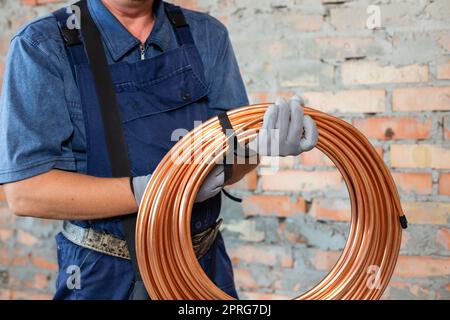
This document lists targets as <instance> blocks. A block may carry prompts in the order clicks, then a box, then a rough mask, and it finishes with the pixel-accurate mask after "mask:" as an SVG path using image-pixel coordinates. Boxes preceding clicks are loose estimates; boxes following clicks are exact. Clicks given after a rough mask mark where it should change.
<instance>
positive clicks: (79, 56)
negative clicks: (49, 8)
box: [53, 2, 88, 75]
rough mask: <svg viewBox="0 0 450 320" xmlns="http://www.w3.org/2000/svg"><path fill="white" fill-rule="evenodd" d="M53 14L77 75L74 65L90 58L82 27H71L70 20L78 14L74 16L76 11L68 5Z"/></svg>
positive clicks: (85, 61)
mask: <svg viewBox="0 0 450 320" xmlns="http://www.w3.org/2000/svg"><path fill="white" fill-rule="evenodd" d="M78 5H79V3H78V2H77V3H75V4H74V6H78ZM53 15H54V16H55V18H56V21H57V22H58V28H59V32H60V33H61V37H62V39H63V40H64V44H65V48H66V52H67V57H68V59H69V62H70V65H71V67H72V71H73V73H74V75H75V72H74V66H75V65H78V64H83V63H87V60H88V59H87V56H86V52H85V50H84V45H83V41H82V36H81V33H80V29H79V28H78V29H77V28H75V27H74V26H73V27H72V28H69V20H71V19H74V18H75V19H76V16H74V15H75V12H74V11H73V10H72V7H71V6H68V7H64V8H61V9H59V10H57V11H55V12H53Z"/></svg>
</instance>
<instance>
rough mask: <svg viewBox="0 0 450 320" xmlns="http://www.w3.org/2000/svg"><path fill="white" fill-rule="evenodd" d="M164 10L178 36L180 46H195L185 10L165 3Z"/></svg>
mask: <svg viewBox="0 0 450 320" xmlns="http://www.w3.org/2000/svg"><path fill="white" fill-rule="evenodd" d="M164 9H165V11H166V15H167V17H168V18H169V20H170V22H171V23H172V26H173V28H174V30H175V34H176V36H177V40H178V44H179V45H180V46H181V45H183V44H195V43H194V38H193V37H192V33H191V28H190V27H189V24H188V23H187V21H186V18H185V16H184V13H183V10H182V9H181V8H180V7H179V6H176V5H173V4H171V3H167V2H164Z"/></svg>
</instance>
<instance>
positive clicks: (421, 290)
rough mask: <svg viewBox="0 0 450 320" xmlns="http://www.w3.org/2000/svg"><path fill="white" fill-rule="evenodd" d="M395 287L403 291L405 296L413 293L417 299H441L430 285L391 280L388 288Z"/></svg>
mask: <svg viewBox="0 0 450 320" xmlns="http://www.w3.org/2000/svg"><path fill="white" fill-rule="evenodd" d="M390 288H395V289H397V290H401V291H402V295H403V296H409V295H412V296H414V297H417V299H425V300H439V299H440V297H439V293H438V292H436V291H435V290H433V289H430V287H429V286H422V285H419V284H417V283H414V282H406V281H391V282H389V286H388V289H390Z"/></svg>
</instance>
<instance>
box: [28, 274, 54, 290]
mask: <svg viewBox="0 0 450 320" xmlns="http://www.w3.org/2000/svg"><path fill="white" fill-rule="evenodd" d="M49 285H50V277H49V275H47V274H45V273H37V274H35V275H34V277H33V280H31V281H29V280H28V281H24V286H25V288H28V289H38V290H42V289H46V288H48V287H49Z"/></svg>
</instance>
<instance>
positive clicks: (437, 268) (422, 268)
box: [394, 256, 450, 278]
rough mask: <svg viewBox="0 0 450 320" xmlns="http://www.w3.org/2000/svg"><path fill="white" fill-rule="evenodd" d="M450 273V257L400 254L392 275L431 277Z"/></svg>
mask: <svg viewBox="0 0 450 320" xmlns="http://www.w3.org/2000/svg"><path fill="white" fill-rule="evenodd" d="M448 275H450V257H428V256H400V257H399V258H398V260H397V266H396V268H395V271H394V276H396V277H405V278H431V277H440V276H448Z"/></svg>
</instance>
